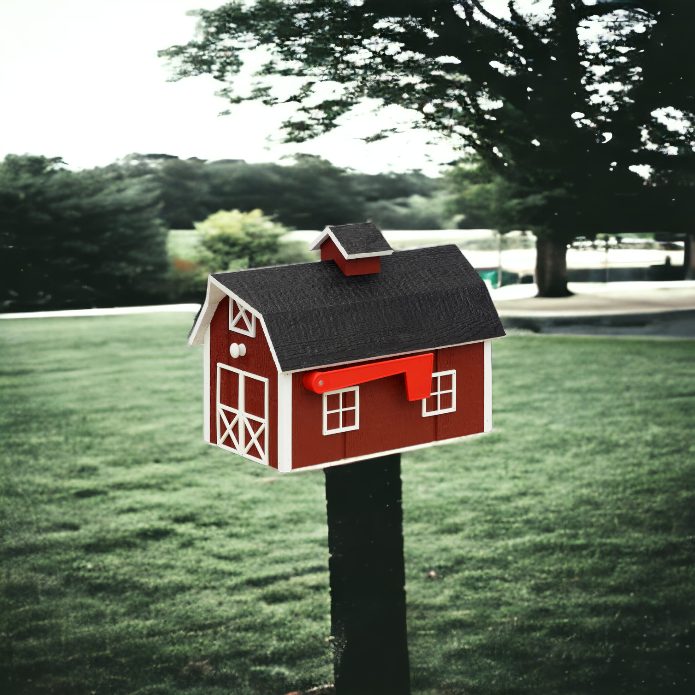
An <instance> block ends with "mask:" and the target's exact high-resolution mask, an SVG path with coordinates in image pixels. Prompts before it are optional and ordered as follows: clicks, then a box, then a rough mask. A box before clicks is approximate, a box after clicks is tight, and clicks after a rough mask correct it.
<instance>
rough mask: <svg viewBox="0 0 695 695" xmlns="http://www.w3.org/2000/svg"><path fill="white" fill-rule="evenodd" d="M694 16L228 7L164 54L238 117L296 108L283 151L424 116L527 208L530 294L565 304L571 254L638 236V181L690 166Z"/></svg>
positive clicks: (410, 4)
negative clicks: (348, 122) (206, 80)
mask: <svg viewBox="0 0 695 695" xmlns="http://www.w3.org/2000/svg"><path fill="white" fill-rule="evenodd" d="M694 6H695V3H690V2H686V1H684V0H623V1H619V0H596V1H595V2H590V1H588V0H587V1H585V0H543V1H541V0H510V1H509V2H507V3H502V2H493V1H491V0H287V1H281V0H256V1H255V2H254V1H252V2H232V3H228V4H225V5H223V6H222V7H220V8H219V9H217V10H211V11H200V12H199V17H200V23H199V30H198V34H197V36H196V38H194V39H193V40H192V41H191V42H189V43H188V44H186V45H181V46H174V47H172V48H169V49H167V50H166V51H163V55H165V56H166V57H168V58H169V59H170V60H171V61H172V62H173V64H174V66H175V71H176V72H175V74H176V76H177V77H186V76H191V75H200V74H210V75H212V76H213V77H215V78H216V79H217V80H219V81H220V82H221V83H222V88H221V90H220V91H221V93H222V94H223V95H224V96H226V97H227V98H228V99H229V100H230V101H231V102H233V103H238V102H241V101H244V100H261V101H263V102H264V103H266V104H277V103H278V102H280V101H283V102H293V103H295V104H296V105H297V111H296V114H295V115H294V116H293V117H292V118H290V119H289V120H288V121H287V122H286V123H285V132H286V134H287V137H288V139H289V140H295V141H300V140H306V139H309V138H312V137H315V136H317V135H319V134H321V133H323V132H325V131H327V130H329V129H331V128H333V127H335V126H336V125H337V124H339V123H340V119H341V118H342V117H345V116H346V115H348V114H349V112H350V110H351V109H352V108H353V107H354V106H355V105H357V104H358V103H360V102H362V101H363V100H365V99H371V100H374V103H376V104H377V105H392V104H396V105H400V106H403V107H405V108H407V109H411V110H415V111H417V112H419V113H420V114H421V117H422V123H423V125H425V126H426V127H429V128H431V129H433V130H435V131H437V132H439V133H444V134H447V135H450V136H451V138H452V140H453V141H455V142H458V143H460V144H461V145H463V146H465V147H467V148H469V149H470V150H473V151H474V152H475V153H476V155H477V156H478V157H479V158H480V159H482V161H483V162H484V163H485V164H486V166H488V167H489V168H490V169H491V170H492V171H494V172H495V173H496V174H497V175H499V176H501V177H502V178H503V179H505V180H506V181H507V182H508V183H509V186H510V190H512V191H513V194H514V195H515V197H517V198H520V199H524V201H525V202H524V204H522V205H519V206H518V208H519V209H520V210H523V211H524V216H523V218H522V219H520V223H523V224H524V225H525V226H526V227H527V228H531V229H533V231H535V232H536V234H537V235H538V261H537V281H538V283H539V291H540V294H542V295H563V294H566V293H567V286H566V265H565V253H566V248H567V244H568V242H569V241H571V240H572V239H573V238H574V237H575V236H576V235H578V234H583V235H592V234H595V233H596V232H598V231H605V229H606V228H607V227H610V225H611V224H612V223H613V221H614V220H615V219H616V218H618V219H619V220H620V223H621V224H623V225H625V224H626V223H627V222H628V221H629V219H630V218H632V217H635V218H638V221H639V222H640V223H641V224H643V223H644V218H643V216H642V215H639V214H637V212H636V210H637V209H641V207H645V206H641V207H640V206H639V205H638V206H637V208H635V210H634V212H635V214H634V215H633V214H631V213H632V212H633V209H632V207H631V208H630V210H626V209H625V207H624V206H625V205H626V201H629V204H630V206H633V204H636V201H638V202H639V201H643V200H645V196H646V197H648V196H649V195H650V194H651V192H652V189H654V188H655V186H654V185H650V183H649V178H645V175H648V174H649V173H650V172H654V171H661V172H673V171H674V170H681V171H682V170H684V169H688V168H691V167H692V162H693V151H692V142H693V136H694V134H695V109H694V108H693V99H694V98H695V97H693V95H694V94H695V88H694V85H695V80H694V79H693V65H694V64H695V61H693V58H692V50H691V45H690V38H689V30H690V28H691V27H692V26H693V24H694V23H695V7H694ZM254 49H260V51H261V54H262V55H263V56H264V57H265V60H264V61H263V65H262V67H261V68H260V69H258V70H257V71H256V81H255V83H254V85H253V86H252V88H251V89H249V90H248V91H244V92H242V91H240V90H239V88H238V86H237V85H238V80H236V79H235V78H236V77H237V75H238V73H239V71H240V70H241V69H242V67H243V66H244V64H245V62H248V61H247V57H248V55H249V53H250V52H251V51H253V50H254ZM277 76H282V77H284V78H285V79H284V80H278V79H277ZM674 122H675V123H677V127H674V126H673V123H674ZM662 190H663V189H662ZM642 194H644V195H642ZM618 208H622V209H620V210H619V209H618ZM679 209H680V208H679V207H678V205H675V207H674V208H673V209H669V211H668V214H669V215H676V214H678V210H679ZM620 213H624V214H622V215H621V214H620ZM668 222H669V225H670V226H678V224H679V221H678V220H673V219H669V221H668Z"/></svg>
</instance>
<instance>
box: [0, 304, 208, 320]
mask: <svg viewBox="0 0 695 695" xmlns="http://www.w3.org/2000/svg"><path fill="white" fill-rule="evenodd" d="M198 309H200V304H157V305H153V306H117V307H106V308H104V309H61V310H58V311H20V312H17V313H14V314H0V319H53V318H69V317H74V316H125V315H128V314H195V313H196V312H197V311H198Z"/></svg>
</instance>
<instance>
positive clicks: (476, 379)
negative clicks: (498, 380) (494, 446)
mask: <svg viewBox="0 0 695 695" xmlns="http://www.w3.org/2000/svg"><path fill="white" fill-rule="evenodd" d="M451 369H455V370H456V411H455V412H453V413H446V414H443V415H434V416H431V417H423V416H422V401H408V400H407V397H406V391H405V382H404V377H403V375H402V374H401V375H397V376H391V377H387V378H384V379H378V380H376V381H371V382H367V383H364V384H361V385H360V387H359V389H360V414H359V417H360V426H359V429H358V430H353V431H349V432H343V433H336V434H329V435H324V434H323V396H322V395H319V394H315V393H312V392H310V391H309V390H308V389H306V388H305V387H304V385H303V383H302V379H303V375H304V373H303V372H300V373H296V374H293V377H292V411H293V423H292V468H295V469H296V468H304V467H306V466H314V465H318V464H322V463H329V462H331V461H339V460H341V459H345V458H353V457H359V456H368V455H369V454H375V455H376V454H378V453H379V452H382V451H390V450H393V449H402V448H405V447H411V446H417V445H419V444H427V443H429V442H434V441H437V440H445V439H452V438H455V437H462V436H465V435H469V434H476V433H479V432H482V431H483V429H484V424H483V421H484V345H483V343H474V344H471V345H463V346H459V347H453V348H443V349H440V350H436V351H435V361H434V371H435V372H439V371H445V370H451ZM329 424H330V423H329Z"/></svg>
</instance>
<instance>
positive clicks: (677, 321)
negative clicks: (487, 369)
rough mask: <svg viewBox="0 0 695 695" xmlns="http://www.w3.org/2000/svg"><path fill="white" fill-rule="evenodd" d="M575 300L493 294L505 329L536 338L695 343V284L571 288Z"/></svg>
mask: <svg viewBox="0 0 695 695" xmlns="http://www.w3.org/2000/svg"><path fill="white" fill-rule="evenodd" d="M569 287H570V290H571V291H572V292H574V295H573V296H571V297H563V298H558V299H555V298H538V297H535V294H536V286H535V285H510V286H507V287H502V288H500V289H499V290H492V292H491V294H492V297H493V300H494V302H495V305H496V307H497V310H498V311H499V313H500V316H501V317H502V321H503V323H504V325H505V326H506V327H508V328H522V329H526V330H531V331H534V332H536V333H573V334H592V335H596V334H605V335H664V336H678V337H689V338H695V281H675V282H613V283H570V286H569Z"/></svg>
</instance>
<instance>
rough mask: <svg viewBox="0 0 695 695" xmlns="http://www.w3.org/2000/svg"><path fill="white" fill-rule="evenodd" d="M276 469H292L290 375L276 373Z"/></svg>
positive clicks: (282, 470)
mask: <svg viewBox="0 0 695 695" xmlns="http://www.w3.org/2000/svg"><path fill="white" fill-rule="evenodd" d="M276 422H277V427H276V428H275V431H276V432H277V439H278V471H279V472H280V473H289V471H291V470H292V375H291V374H286V373H283V372H280V373H279V374H278V411H277V419H276Z"/></svg>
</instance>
